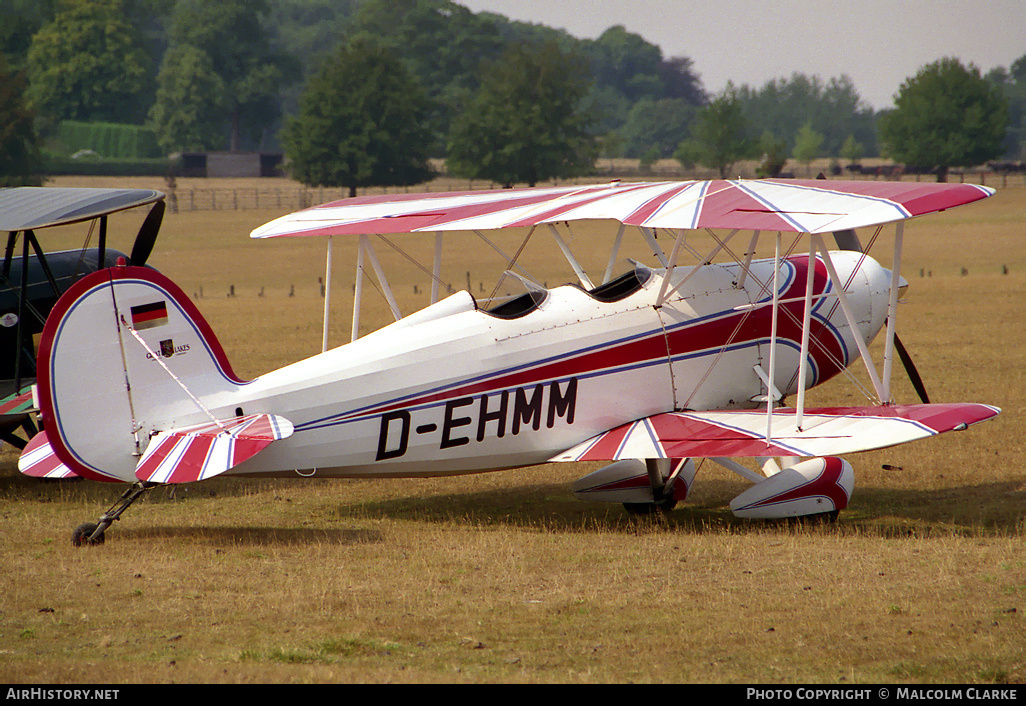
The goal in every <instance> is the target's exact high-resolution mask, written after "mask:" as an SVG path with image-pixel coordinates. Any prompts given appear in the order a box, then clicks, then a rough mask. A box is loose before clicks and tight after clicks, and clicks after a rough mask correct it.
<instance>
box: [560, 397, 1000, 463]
mask: <svg viewBox="0 0 1026 706" xmlns="http://www.w3.org/2000/svg"><path fill="white" fill-rule="evenodd" d="M1000 411H1001V410H1000V409H998V408H997V407H991V406H989V405H983V404H974V403H954V404H917V405H884V406H875V407H831V408H825V409H809V410H806V411H805V413H804V415H803V419H802V425H801V428H798V425H797V416H796V412H795V410H793V409H778V410H775V411H774V412H773V419H772V424H771V426H770V432H771V437H770V439H769V440H768V441H767V438H766V432H767V419H766V412H765V411H754V410H753V411H741V412H670V413H666V414H657V415H654V416H652V417H646V418H645V419H640V420H638V421H636V422H631V423H630V424H625V425H623V426H620V427H617V428H615V429H611V430H609V431H607V432H604V433H602V434H599V435H598V436H595V437H593V438H591V439H589V440H588V441H585V442H583V443H581V444H578V445H577V446H575V447H573V448H572V449H569V450H568V451H566V452H564V453H562V454H559V455H558V456H556V457H554V458H552V459H550V460H551V461H607V460H612V461H617V460H620V459H627V458H715V457H718V456H727V457H731V456H733V457H753V456H838V455H842V454H848V453H855V452H858V451H869V450H871V449H881V448H884V447H887V446H895V445H897V444H904V443H907V442H909V441H915V440H916V439H924V438H926V437H928V436H934V435H935V434H941V433H943V432H946V431H955V430H959V429H965V428H966V427H968V426H970V425H972V424H975V423H977V422H982V421H984V420H986V419H990V418H991V417H994V416H997V414H998V413H1000Z"/></svg>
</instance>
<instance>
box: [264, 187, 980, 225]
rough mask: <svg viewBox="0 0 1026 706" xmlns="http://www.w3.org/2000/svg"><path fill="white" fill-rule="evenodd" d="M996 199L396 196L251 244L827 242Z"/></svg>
mask: <svg viewBox="0 0 1026 706" xmlns="http://www.w3.org/2000/svg"><path fill="white" fill-rule="evenodd" d="M993 193H994V190H993V189H990V188H989V187H985V186H977V185H974V184H937V183H915V182H876V181H823V180H798V179H765V180H743V179H739V180H737V181H727V180H722V181H718V180H714V181H681V182H642V183H620V182H614V183H609V184H599V185H586V186H560V187H544V188H532V189H500V190H489V191H467V192H450V193H435V194H432V193H428V194H389V195H382V196H363V197H357V198H351V199H344V200H341V201H334V202H331V203H326V204H323V205H321V206H315V207H313V208H308V209H305V210H303V211H298V212H296V213H293V214H290V215H288V216H284V217H282V218H279V219H277V220H274V221H271V222H270V223H267V224H266V225H264V226H261V227H260V228H257V229H256V230H254V231H253V233H252V237H254V238H273V237H280V236H302V235H373V234H389V233H414V232H437V231H466V230H490V229H499V228H512V227H518V226H533V225H538V224H543V223H556V222H560V221H572V220H591V219H612V220H616V221H619V222H621V223H624V224H626V225H635V226H641V227H648V228H684V229H695V228H738V229H742V230H766V231H786V232H796V233H826V232H836V231H839V230H848V229H856V228H863V227H867V226H875V225H879V224H881V223H889V222H894V221H900V220H903V219H906V218H912V217H915V216H920V215H924V214H927V213H933V212H936V211H943V210H945V209H948V208H953V207H955V206H959V205H962V204H966V203H971V202H973V201H977V200H979V199H983V198H986V197H987V196H990V195H992V194H993Z"/></svg>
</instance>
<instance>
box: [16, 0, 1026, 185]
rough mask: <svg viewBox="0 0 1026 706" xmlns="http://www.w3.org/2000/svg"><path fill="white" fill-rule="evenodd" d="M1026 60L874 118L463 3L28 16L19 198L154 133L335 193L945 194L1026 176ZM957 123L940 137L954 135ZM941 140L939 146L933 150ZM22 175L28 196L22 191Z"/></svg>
mask: <svg viewBox="0 0 1026 706" xmlns="http://www.w3.org/2000/svg"><path fill="white" fill-rule="evenodd" d="M1024 105H1026V56H1024V57H1023V58H1021V59H1019V60H1018V61H1017V62H1015V63H1013V64H1012V66H1010V67H1009V68H1008V69H1003V68H1002V69H995V70H994V71H992V72H990V73H989V74H988V75H987V76H981V75H980V72H979V70H978V69H976V68H975V67H973V66H968V67H967V66H963V65H962V64H961V63H960V62H958V61H957V60H954V59H941V60H938V61H937V62H935V63H934V64H931V65H929V66H927V67H924V68H923V69H922V70H921V71H920V73H919V74H917V76H915V77H911V78H909V79H908V80H907V81H906V82H905V84H903V85H902V87H901V90H900V91H899V94H898V96H897V97H896V101H895V107H894V108H893V109H889V110H887V111H881V112H879V113H877V112H874V111H873V110H872V109H871V108H870V107H869V106H868V105H866V104H865V102H864V101H862V100H861V98H860V97H859V95H858V92H857V90H856V88H855V86H854V85H853V84H852V82H851V80H850V79H849V78H848V77H846V76H840V77H836V78H830V79H829V80H826V81H824V80H822V79H821V78H819V77H817V76H811V77H810V76H806V75H804V74H801V73H795V74H793V75H792V76H791V77H788V78H781V79H777V80H774V81H770V82H768V83H766V84H765V85H763V86H761V87H758V88H755V87H750V86H747V85H740V86H735V85H733V84H729V85H728V86H727V88H726V89H724V90H723V91H722V92H720V93H719V94H717V95H710V94H708V93H707V92H706V90H705V89H704V88H703V86H702V82H701V80H700V77H699V74H698V72H697V71H696V68H695V67H694V65H693V62H692V61H691V60H690V59H689V58H687V57H664V56H663V54H662V51H661V50H660V49H659V47H657V46H655V45H653V44H651V43H649V42H647V41H646V40H645V39H644V38H642V37H640V36H639V35H637V34H634V33H631V32H628V31H627V30H626V29H624V28H623V27H621V26H614V27H610V28H609V29H608V30H607V31H606V32H604V33H603V34H602V35H601V36H600V37H598V38H597V39H594V40H590V39H578V38H575V37H573V36H571V35H569V34H568V33H566V32H565V31H562V30H557V29H553V28H550V27H545V26H543V25H536V24H530V23H523V22H515V21H511V20H509V19H507V18H505V17H502V16H500V15H495V14H490V13H473V12H471V11H470V10H468V9H467V8H465V7H463V6H462V5H459V4H458V3H456V2H452V1H451V0H6V2H5V6H4V8H3V9H0V142H2V144H0V154H2V155H3V157H2V158H0V179H6V181H7V182H8V183H11V182H12V180H14V181H17V180H19V179H21V180H25V179H31V178H32V176H31V175H32V174H34V173H36V172H38V171H39V169H40V167H39V160H40V153H41V149H43V148H44V147H45V146H46V145H48V144H53V141H54V136H55V135H57V134H59V131H58V127H59V125H60V124H61V123H62V122H64V121H81V122H110V123H129V124H133V125H146V126H148V127H149V128H151V129H152V130H153V131H154V133H155V134H156V139H157V141H158V142H159V145H160V148H161V149H162V150H163V151H164V152H165V153H173V152H184V151H206V150H229V151H239V150H254V149H260V150H268V151H270V150H278V149H282V150H283V151H284V153H285V155H286V158H287V162H288V164H289V168H290V170H291V173H292V175H293V176H294V177H296V178H297V179H299V180H300V181H303V182H304V183H307V184H309V185H313V186H328V185H330V186H344V187H349V189H350V191H351V193H355V190H356V188H357V187H362V186H367V185H410V184H416V183H420V182H422V181H424V180H426V179H428V178H430V176H431V174H432V172H431V168H430V166H429V164H430V162H429V160H430V159H431V158H444V159H445V161H446V165H447V168H448V170H449V171H450V172H452V173H454V174H457V175H461V176H466V177H469V178H475V179H487V180H490V181H493V182H495V183H499V184H506V185H511V184H513V183H528V184H533V183H537V182H539V181H543V180H547V179H551V178H565V177H570V176H575V175H579V174H581V173H586V172H587V171H588V170H590V169H591V168H592V165H593V164H594V161H595V158H596V157H598V156H605V157H621V156H622V157H634V158H640V159H642V160H643V161H645V160H648V161H654V160H655V159H661V158H668V157H674V158H676V159H678V160H680V161H681V162H682V163H685V164H701V165H703V166H706V167H711V168H715V169H718V170H719V171H720V173H721V174H723V175H727V174H728V173H729V170H730V168H731V166H732V165H733V164H735V163H736V162H737V161H738V160H741V159H758V160H759V161H760V174H763V175H775V174H777V173H779V171H780V168H781V167H782V166H783V164H784V162H785V161H786V160H787V159H788V158H789V157H791V158H795V159H798V160H799V161H809V160H811V159H813V158H816V157H823V156H829V157H835V158H838V159H844V160H847V161H849V162H857V161H858V160H859V159H861V158H862V157H872V156H877V155H886V156H890V157H893V158H894V159H897V160H899V161H902V162H904V163H906V164H909V165H910V166H913V167H916V168H920V169H924V170H933V171H936V172H937V173H938V175H939V177H941V178H942V177H943V175H944V174H945V173H946V170H947V169H948V168H950V167H952V166H969V165H973V164H979V163H982V162H983V161H986V160H990V159H995V158H998V157H1002V156H1004V157H1005V158H1007V159H1019V158H1020V157H1021V154H1022V144H1023V141H1024V139H1026V134H1024V133H1023V127H1024V126H1023V120H1024V118H1023V115H1024V111H1023V106H1024ZM939 116H940V117H939ZM926 136H932V137H930V139H927V137H926ZM4 175H7V176H6V177H5V176H4Z"/></svg>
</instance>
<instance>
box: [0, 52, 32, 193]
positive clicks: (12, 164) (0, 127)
mask: <svg viewBox="0 0 1026 706" xmlns="http://www.w3.org/2000/svg"><path fill="white" fill-rule="evenodd" d="M24 91H25V74H24V72H21V71H14V70H12V69H11V67H10V66H9V65H8V64H7V58H6V57H5V56H4V54H2V53H0V187H6V186H39V185H40V184H41V183H42V179H41V178H40V176H39V173H40V171H41V163H40V158H39V146H38V140H37V138H36V133H35V130H34V128H33V125H32V117H33V116H32V113H31V112H30V111H29V109H28V108H27V107H26V106H25V101H24V99H23V97H22V95H23V93H24Z"/></svg>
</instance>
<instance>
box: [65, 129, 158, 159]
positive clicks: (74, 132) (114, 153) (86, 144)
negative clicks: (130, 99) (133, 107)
mask: <svg viewBox="0 0 1026 706" xmlns="http://www.w3.org/2000/svg"><path fill="white" fill-rule="evenodd" d="M57 139H58V142H59V143H60V151H61V152H62V153H64V154H66V155H72V154H75V153H76V152H79V151H81V150H92V151H93V152H95V153H96V154H98V155H99V156H100V158H101V159H119V160H120V159H154V158H157V157H160V156H161V150H160V145H158V144H157V135H156V133H155V132H153V130H151V129H149V128H147V127H143V126H141V125H122V124H120V123H85V122H78V121H75V120H64V121H62V122H61V124H60V126H59V127H58V128H57Z"/></svg>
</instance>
